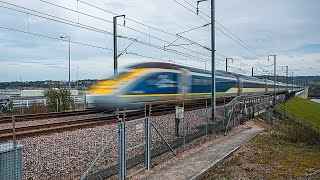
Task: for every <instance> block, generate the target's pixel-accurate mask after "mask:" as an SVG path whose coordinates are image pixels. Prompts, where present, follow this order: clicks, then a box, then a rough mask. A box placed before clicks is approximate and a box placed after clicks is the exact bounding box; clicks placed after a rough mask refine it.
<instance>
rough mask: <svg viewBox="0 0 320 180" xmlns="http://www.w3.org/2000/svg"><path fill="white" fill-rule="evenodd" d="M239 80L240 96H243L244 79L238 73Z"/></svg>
mask: <svg viewBox="0 0 320 180" xmlns="http://www.w3.org/2000/svg"><path fill="white" fill-rule="evenodd" d="M236 77H237V80H238V96H241V95H242V94H243V81H242V79H241V78H240V76H238V75H236Z"/></svg>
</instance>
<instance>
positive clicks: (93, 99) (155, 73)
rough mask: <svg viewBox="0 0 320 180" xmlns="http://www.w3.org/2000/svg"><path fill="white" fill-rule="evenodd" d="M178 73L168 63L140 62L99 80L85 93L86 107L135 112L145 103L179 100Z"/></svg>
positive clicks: (176, 68)
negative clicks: (123, 109)
mask: <svg viewBox="0 0 320 180" xmlns="http://www.w3.org/2000/svg"><path fill="white" fill-rule="evenodd" d="M181 78H182V74H181V70H180V68H179V67H178V66H174V65H171V64H167V63H143V64H137V65H134V66H130V67H128V68H126V69H123V70H121V71H120V72H118V73H117V74H116V75H115V76H114V77H113V78H112V79H108V80H101V81H99V82H98V83H97V84H95V85H94V86H92V87H91V88H90V90H89V91H88V92H87V95H86V100H87V102H88V103H89V104H88V105H89V107H93V108H99V109H106V110H109V109H116V108H119V109H122V108H127V109H135V108H141V107H143V106H144V104H145V103H147V102H153V101H159V100H160V101H161V100H169V99H179V98H182V95H183V89H182V88H181V87H182V86H181V84H179V82H181V81H180V80H179V79H181Z"/></svg>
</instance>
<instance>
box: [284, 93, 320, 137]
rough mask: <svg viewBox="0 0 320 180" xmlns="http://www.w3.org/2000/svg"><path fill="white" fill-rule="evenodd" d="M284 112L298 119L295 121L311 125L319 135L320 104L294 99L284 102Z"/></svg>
mask: <svg viewBox="0 0 320 180" xmlns="http://www.w3.org/2000/svg"><path fill="white" fill-rule="evenodd" d="M286 110H287V111H289V112H291V113H293V114H294V115H295V116H296V117H298V118H296V119H295V120H297V121H302V122H303V123H307V124H309V125H311V126H312V127H313V128H314V129H315V130H316V131H318V132H319V133H320V103H316V102H313V101H310V100H306V99H302V98H299V97H294V98H293V99H291V100H289V101H288V102H286ZM287 115H290V114H287Z"/></svg>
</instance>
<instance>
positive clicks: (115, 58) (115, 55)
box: [113, 15, 126, 74]
mask: <svg viewBox="0 0 320 180" xmlns="http://www.w3.org/2000/svg"><path fill="white" fill-rule="evenodd" d="M118 17H126V16H125V15H119V16H114V17H113V65H114V67H113V71H114V74H116V73H117V71H118V44H117V43H118V41H117V18H118ZM124 25H125V24H124Z"/></svg>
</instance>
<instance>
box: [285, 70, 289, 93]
mask: <svg viewBox="0 0 320 180" xmlns="http://www.w3.org/2000/svg"><path fill="white" fill-rule="evenodd" d="M288 68H289V67H288V66H286V84H287V92H288V91H289V85H288V76H289V74H288Z"/></svg>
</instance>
